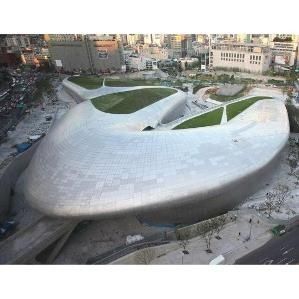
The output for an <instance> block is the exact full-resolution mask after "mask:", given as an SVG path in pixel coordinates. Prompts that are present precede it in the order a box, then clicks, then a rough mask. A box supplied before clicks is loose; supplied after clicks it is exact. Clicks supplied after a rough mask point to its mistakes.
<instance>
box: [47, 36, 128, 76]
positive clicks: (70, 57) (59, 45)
mask: <svg viewBox="0 0 299 299" xmlns="http://www.w3.org/2000/svg"><path fill="white" fill-rule="evenodd" d="M49 52H50V56H51V61H52V62H53V64H54V65H55V66H60V64H61V65H62V68H63V70H65V71H83V70H84V71H88V72H91V73H98V72H107V71H108V72H109V71H119V70H121V69H122V66H123V65H124V61H123V53H122V46H121V43H120V42H119V41H118V40H116V39H113V38H111V39H108V38H105V39H96V38H94V37H92V38H89V37H88V36H85V37H84V38H82V39H73V40H72V39H63V38H60V37H59V38H57V39H54V38H52V39H50V41H49ZM57 62H58V63H57Z"/></svg>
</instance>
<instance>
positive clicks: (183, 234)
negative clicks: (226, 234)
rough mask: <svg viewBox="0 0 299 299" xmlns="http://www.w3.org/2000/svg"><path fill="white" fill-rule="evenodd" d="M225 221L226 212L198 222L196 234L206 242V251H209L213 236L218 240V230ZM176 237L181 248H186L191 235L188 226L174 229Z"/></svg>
mask: <svg viewBox="0 0 299 299" xmlns="http://www.w3.org/2000/svg"><path fill="white" fill-rule="evenodd" d="M226 222H227V214H223V215H221V216H218V217H215V218H210V219H208V220H205V221H202V222H199V223H198V224H197V225H196V227H195V230H196V234H197V235H198V236H201V237H202V238H203V239H204V240H205V243H206V251H207V252H209V253H211V252H212V250H211V240H212V238H213V236H215V238H216V239H218V240H220V239H221V237H220V232H221V231H222V229H223V228H224V225H225V224H226ZM176 237H177V239H178V240H180V245H181V247H182V248H183V250H186V247H187V245H188V244H189V239H190V237H191V231H190V229H188V228H182V229H178V230H176Z"/></svg>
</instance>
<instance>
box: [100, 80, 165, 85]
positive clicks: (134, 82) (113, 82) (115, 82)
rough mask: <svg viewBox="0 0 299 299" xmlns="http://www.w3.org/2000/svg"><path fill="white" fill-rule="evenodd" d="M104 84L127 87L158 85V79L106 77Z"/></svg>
mask: <svg viewBox="0 0 299 299" xmlns="http://www.w3.org/2000/svg"><path fill="white" fill-rule="evenodd" d="M105 85H106V86H113V87H128V86H160V81H159V80H155V79H153V80H142V79H135V80H134V79H106V80H105Z"/></svg>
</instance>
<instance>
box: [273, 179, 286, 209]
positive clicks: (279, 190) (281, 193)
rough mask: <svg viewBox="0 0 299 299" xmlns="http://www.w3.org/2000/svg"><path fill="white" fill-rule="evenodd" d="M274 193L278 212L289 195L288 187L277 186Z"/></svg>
mask: <svg viewBox="0 0 299 299" xmlns="http://www.w3.org/2000/svg"><path fill="white" fill-rule="evenodd" d="M274 192H275V206H276V209H277V212H280V208H281V207H282V206H283V205H284V203H285V201H286V199H287V196H288V195H289V187H288V186H286V185H282V184H278V185H277V186H276V187H275V188H274Z"/></svg>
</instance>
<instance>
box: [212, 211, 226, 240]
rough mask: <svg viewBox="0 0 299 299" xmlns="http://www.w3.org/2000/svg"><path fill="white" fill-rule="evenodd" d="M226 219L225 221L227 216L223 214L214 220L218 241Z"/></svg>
mask: <svg viewBox="0 0 299 299" xmlns="http://www.w3.org/2000/svg"><path fill="white" fill-rule="evenodd" d="M226 219H227V215H226V214H223V215H220V216H219V217H217V218H216V222H217V225H216V227H215V231H216V234H217V235H216V239H218V240H220V239H221V237H220V236H219V233H220V232H221V231H222V229H223V228H224V225H225V223H226Z"/></svg>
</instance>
